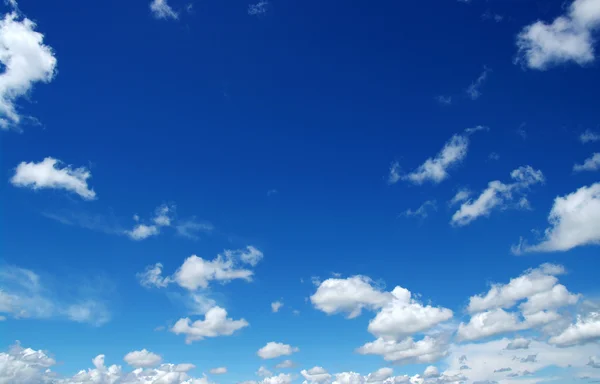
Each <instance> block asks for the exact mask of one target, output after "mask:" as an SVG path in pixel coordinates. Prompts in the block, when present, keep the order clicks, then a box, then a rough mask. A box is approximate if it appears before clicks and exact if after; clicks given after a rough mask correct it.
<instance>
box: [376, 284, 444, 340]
mask: <svg viewBox="0 0 600 384" xmlns="http://www.w3.org/2000/svg"><path fill="white" fill-rule="evenodd" d="M391 293H392V296H393V299H392V300H391V301H390V302H389V303H388V304H386V305H385V306H384V307H383V308H381V310H380V311H379V312H378V313H377V315H376V316H375V318H374V319H372V320H371V321H370V322H369V327H368V330H369V332H371V333H372V334H373V335H375V336H376V337H380V338H382V339H384V340H400V339H402V338H404V337H406V336H409V335H412V334H414V333H418V332H423V331H425V330H427V329H430V328H431V327H433V326H435V325H437V324H439V323H441V322H444V321H446V320H449V319H450V318H452V311H451V310H449V309H447V308H441V307H433V306H431V305H423V304H421V303H420V302H418V301H417V300H415V299H414V298H412V295H411V292H410V291H409V290H407V289H405V288H402V287H396V288H394V290H393V291H392V292H391Z"/></svg>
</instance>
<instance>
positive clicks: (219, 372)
mask: <svg viewBox="0 0 600 384" xmlns="http://www.w3.org/2000/svg"><path fill="white" fill-rule="evenodd" d="M208 372H209V373H210V374H211V375H224V374H225V373H227V367H217V368H213V369H211V370H210V371H208Z"/></svg>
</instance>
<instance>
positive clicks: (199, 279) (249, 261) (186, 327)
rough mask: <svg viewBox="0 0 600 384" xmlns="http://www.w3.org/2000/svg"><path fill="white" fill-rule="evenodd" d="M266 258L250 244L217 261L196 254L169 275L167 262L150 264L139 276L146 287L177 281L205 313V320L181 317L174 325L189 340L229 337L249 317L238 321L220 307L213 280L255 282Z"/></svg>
mask: <svg viewBox="0 0 600 384" xmlns="http://www.w3.org/2000/svg"><path fill="white" fill-rule="evenodd" d="M262 258H263V253H262V252H261V251H260V250H259V249H257V248H256V247H254V246H252V245H249V246H247V247H246V248H244V249H238V250H225V251H224V252H223V253H222V254H219V255H217V257H215V258H214V259H213V260H206V259H203V258H201V257H199V256H196V255H192V256H190V257H188V258H187V259H185V260H184V262H183V264H182V265H181V266H180V267H179V268H178V269H177V270H176V271H175V272H174V273H173V274H172V275H169V276H163V272H162V271H163V265H162V264H161V263H156V264H154V265H149V266H147V267H146V269H145V270H144V271H143V272H140V273H138V275H137V277H138V279H139V282H140V284H141V285H142V286H144V287H146V288H166V287H168V286H169V285H172V284H175V285H177V286H179V287H180V288H182V289H184V290H185V291H186V292H187V294H188V295H189V297H190V302H191V306H192V312H193V313H194V314H200V315H204V319H203V320H195V321H192V320H191V319H190V318H189V317H185V318H181V319H179V320H177V322H176V323H175V324H174V325H173V326H172V327H171V328H170V331H171V332H173V333H175V334H177V335H180V334H182V335H185V338H186V339H185V340H186V343H188V344H189V343H192V342H194V341H199V340H203V339H205V338H207V337H218V336H229V335H232V334H233V333H234V332H236V331H238V330H240V329H242V328H245V327H247V326H248V325H249V324H248V322H247V321H246V320H245V319H243V318H242V319H238V320H234V319H232V318H230V317H228V315H227V311H226V310H225V309H224V308H222V307H220V306H218V305H217V304H216V302H215V301H214V300H213V299H212V298H210V296H209V287H210V285H211V283H213V282H219V283H221V284H225V283H228V282H231V281H233V280H244V281H251V280H252V276H253V275H254V272H253V271H252V269H250V268H251V267H255V266H256V265H257V264H258V263H259V262H260V261H261V260H262Z"/></svg>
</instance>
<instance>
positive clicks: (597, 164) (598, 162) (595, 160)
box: [573, 152, 600, 172]
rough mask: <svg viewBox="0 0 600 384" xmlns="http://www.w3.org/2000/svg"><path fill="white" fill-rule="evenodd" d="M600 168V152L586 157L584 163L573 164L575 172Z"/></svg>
mask: <svg viewBox="0 0 600 384" xmlns="http://www.w3.org/2000/svg"><path fill="white" fill-rule="evenodd" d="M599 169H600V153H598V152H596V153H594V154H593V155H592V156H591V157H589V158H587V159H585V161H584V162H583V164H575V165H574V166H573V171H574V172H582V171H597V170H599Z"/></svg>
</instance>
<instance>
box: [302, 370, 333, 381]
mask: <svg viewBox="0 0 600 384" xmlns="http://www.w3.org/2000/svg"><path fill="white" fill-rule="evenodd" d="M300 374H301V375H302V376H303V377H304V379H305V380H306V381H305V383H311V384H325V383H329V382H330V381H331V375H330V374H329V373H328V372H327V371H326V370H325V368H323V367H313V368H311V369H308V370H306V369H303V370H302V371H300Z"/></svg>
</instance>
